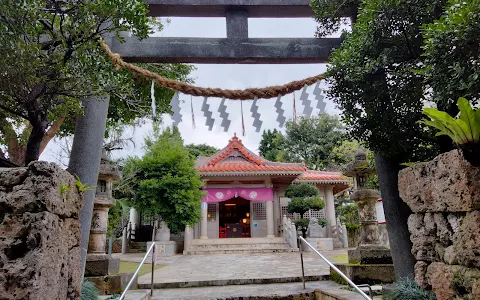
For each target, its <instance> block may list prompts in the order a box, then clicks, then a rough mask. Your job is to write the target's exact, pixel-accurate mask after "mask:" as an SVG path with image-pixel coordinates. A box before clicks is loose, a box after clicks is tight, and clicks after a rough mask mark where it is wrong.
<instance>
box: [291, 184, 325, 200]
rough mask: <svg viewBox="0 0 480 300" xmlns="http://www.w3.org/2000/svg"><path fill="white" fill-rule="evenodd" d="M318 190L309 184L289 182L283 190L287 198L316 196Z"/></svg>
mask: <svg viewBox="0 0 480 300" xmlns="http://www.w3.org/2000/svg"><path fill="white" fill-rule="evenodd" d="M317 196H318V190H317V188H316V187H315V186H314V185H311V184H291V185H289V186H288V187H287V188H286V190H285V197H288V198H291V199H293V198H306V197H317Z"/></svg>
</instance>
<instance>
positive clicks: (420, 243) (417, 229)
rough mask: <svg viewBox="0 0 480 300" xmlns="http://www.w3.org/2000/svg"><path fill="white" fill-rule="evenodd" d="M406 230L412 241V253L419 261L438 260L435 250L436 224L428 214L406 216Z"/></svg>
mask: <svg viewBox="0 0 480 300" xmlns="http://www.w3.org/2000/svg"><path fill="white" fill-rule="evenodd" d="M408 230H409V231H410V240H411V241H412V244H413V245H412V254H413V255H414V256H415V258H416V259H417V260H419V261H429V262H432V261H438V260H439V257H438V254H437V252H436V250H435V245H436V243H437V237H436V236H435V235H436V226H435V222H434V219H433V216H431V215H429V214H425V215H423V214H412V215H410V217H409V218H408Z"/></svg>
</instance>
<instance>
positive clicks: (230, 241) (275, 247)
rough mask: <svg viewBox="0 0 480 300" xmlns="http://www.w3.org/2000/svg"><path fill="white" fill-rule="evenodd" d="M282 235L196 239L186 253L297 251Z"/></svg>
mask: <svg viewBox="0 0 480 300" xmlns="http://www.w3.org/2000/svg"><path fill="white" fill-rule="evenodd" d="M296 251H298V249H292V248H291V247H290V246H289V245H288V244H287V243H286V242H285V240H284V239H283V238H282V237H275V238H226V239H208V240H200V239H195V240H193V241H192V244H191V245H190V248H189V249H188V250H185V251H184V254H186V255H202V254H230V253H276V252H296Z"/></svg>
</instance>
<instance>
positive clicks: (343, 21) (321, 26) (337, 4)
mask: <svg viewBox="0 0 480 300" xmlns="http://www.w3.org/2000/svg"><path fill="white" fill-rule="evenodd" d="M360 3H361V1H360V0H328V1H325V0H312V1H311V2H310V6H311V7H312V9H313V11H314V12H315V15H314V17H315V20H316V21H317V23H318V28H317V36H318V37H324V36H326V35H329V34H332V33H335V32H337V31H338V30H339V29H340V26H341V25H348V24H349V23H350V22H348V19H347V18H345V16H351V17H352V18H353V19H355V18H356V16H357V10H358V6H359V5H360Z"/></svg>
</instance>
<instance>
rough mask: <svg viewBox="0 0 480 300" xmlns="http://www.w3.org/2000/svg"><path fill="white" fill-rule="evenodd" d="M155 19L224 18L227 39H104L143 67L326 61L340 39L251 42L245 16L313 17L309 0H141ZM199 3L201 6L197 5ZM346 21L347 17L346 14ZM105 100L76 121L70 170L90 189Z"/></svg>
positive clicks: (89, 198) (84, 225) (85, 222)
mask: <svg viewBox="0 0 480 300" xmlns="http://www.w3.org/2000/svg"><path fill="white" fill-rule="evenodd" d="M145 1H146V3H148V5H149V9H150V15H151V16H153V17H225V18H226V25H227V38H223V39H222V38H220V39H218V38H164V37H149V38H147V39H145V40H143V41H139V40H138V39H137V38H135V37H129V36H124V38H125V40H126V43H123V44H122V43H120V42H119V41H118V40H117V39H116V38H115V37H110V38H108V39H107V40H106V42H107V44H108V45H109V46H110V47H111V48H112V50H113V51H114V52H117V53H119V54H120V55H121V56H122V57H123V58H124V59H125V60H126V61H129V62H144V63H214V64H227V63H228V64H288V63H297V64H298V63H325V62H326V61H327V59H328V57H329V56H330V53H331V52H332V49H334V48H338V47H339V46H340V43H341V39H339V38H321V39H318V38H313V37H312V38H249V37H248V18H261V17H263V18H305V17H312V16H313V13H312V10H311V8H310V6H309V4H310V0H198V1H197V0H145ZM199 2H201V3H199ZM345 16H346V17H347V16H348V14H347V13H346V14H345ZM108 102H109V97H108V96H106V97H92V98H90V99H88V101H85V102H84V106H85V107H84V115H82V116H79V117H78V119H77V122H76V128H75V136H74V141H73V145H72V151H71V155H70V162H69V165H68V169H69V171H70V172H72V173H74V174H76V175H77V176H78V177H79V179H80V181H81V182H82V183H84V184H86V185H88V186H96V184H97V180H98V170H99V167H100V158H101V151H102V147H103V138H104V133H105V127H106V119H107V113H108ZM94 197H95V191H94V190H88V191H86V192H85V194H84V205H83V207H82V209H81V211H80V230H81V248H82V257H81V259H82V267H83V269H84V268H85V261H86V255H87V248H88V238H89V233H90V226H91V219H92V211H93V201H94Z"/></svg>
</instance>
